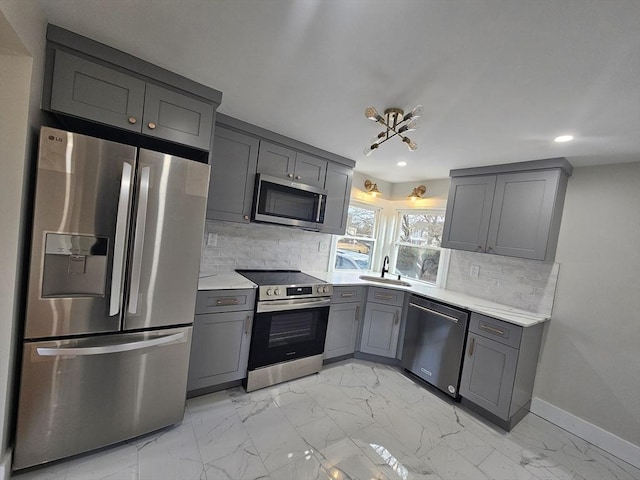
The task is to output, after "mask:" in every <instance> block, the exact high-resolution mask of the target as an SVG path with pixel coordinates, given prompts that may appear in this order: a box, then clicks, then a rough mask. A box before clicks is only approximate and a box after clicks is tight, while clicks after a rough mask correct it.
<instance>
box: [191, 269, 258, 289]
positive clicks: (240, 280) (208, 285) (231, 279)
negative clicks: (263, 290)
mask: <svg viewBox="0 0 640 480" xmlns="http://www.w3.org/2000/svg"><path fill="white" fill-rule="evenodd" d="M243 288H258V286H257V285H256V284H255V283H253V282H250V281H249V280H248V279H246V278H245V277H243V276H242V275H240V274H239V273H236V272H228V273H201V274H200V280H199V281H198V290H241V289H243Z"/></svg>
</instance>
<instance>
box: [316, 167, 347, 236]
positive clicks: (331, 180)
mask: <svg viewBox="0 0 640 480" xmlns="http://www.w3.org/2000/svg"><path fill="white" fill-rule="evenodd" d="M352 181H353V169H351V168H348V167H345V166H342V165H338V164H336V163H331V162H329V164H328V165H327V179H326V182H325V186H324V188H325V189H326V190H327V192H328V193H327V205H326V208H325V215H324V224H323V225H322V228H321V229H320V232H322V233H333V234H336V235H344V232H345V231H346V229H347V214H348V211H349V200H350V198H351V183H352Z"/></svg>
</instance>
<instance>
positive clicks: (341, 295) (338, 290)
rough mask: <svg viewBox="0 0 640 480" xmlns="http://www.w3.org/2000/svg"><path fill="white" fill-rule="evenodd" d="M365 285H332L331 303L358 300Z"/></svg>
mask: <svg viewBox="0 0 640 480" xmlns="http://www.w3.org/2000/svg"><path fill="white" fill-rule="evenodd" d="M364 288H365V287H333V295H332V296H331V303H346V302H360V301H362V297H363V296H364Z"/></svg>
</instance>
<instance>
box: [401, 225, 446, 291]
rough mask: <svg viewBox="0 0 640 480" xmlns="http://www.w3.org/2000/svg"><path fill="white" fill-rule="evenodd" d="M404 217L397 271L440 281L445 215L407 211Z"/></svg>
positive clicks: (428, 280)
mask: <svg viewBox="0 0 640 480" xmlns="http://www.w3.org/2000/svg"><path fill="white" fill-rule="evenodd" d="M400 217H401V218H400V231H399V235H398V243H397V245H398V250H397V252H398V256H397V258H396V271H397V273H400V274H402V275H404V276H406V277H411V278H415V279H418V280H422V281H424V282H429V283H436V280H437V278H438V265H439V263H440V244H441V242H442V231H443V229H444V215H439V214H436V213H404V214H401V215H400Z"/></svg>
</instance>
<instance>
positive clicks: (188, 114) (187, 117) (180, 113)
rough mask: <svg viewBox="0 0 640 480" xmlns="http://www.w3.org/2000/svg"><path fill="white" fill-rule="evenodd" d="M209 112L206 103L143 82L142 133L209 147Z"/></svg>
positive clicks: (210, 118) (199, 146)
mask: <svg viewBox="0 0 640 480" xmlns="http://www.w3.org/2000/svg"><path fill="white" fill-rule="evenodd" d="M213 112H214V108H213V105H211V104H210V103H206V102H203V101H202V100H200V99H197V98H195V97H191V96H188V95H185V94H182V93H178V92H175V91H173V90H169V89H167V88H162V87H159V86H158V85H153V84H151V83H147V88H146V92H145V97H144V116H143V121H142V133H144V134H145V135H150V136H152V137H157V138H161V139H164V140H169V141H171V142H176V143H182V144H184V145H191V146H192V147H195V148H199V149H200V150H209V145H210V144H211V132H212V129H213Z"/></svg>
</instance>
